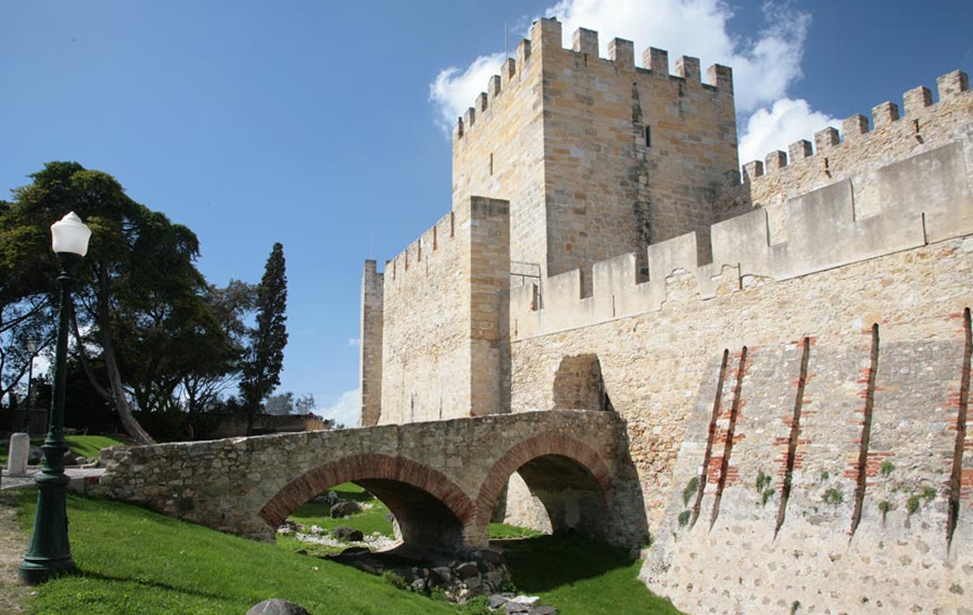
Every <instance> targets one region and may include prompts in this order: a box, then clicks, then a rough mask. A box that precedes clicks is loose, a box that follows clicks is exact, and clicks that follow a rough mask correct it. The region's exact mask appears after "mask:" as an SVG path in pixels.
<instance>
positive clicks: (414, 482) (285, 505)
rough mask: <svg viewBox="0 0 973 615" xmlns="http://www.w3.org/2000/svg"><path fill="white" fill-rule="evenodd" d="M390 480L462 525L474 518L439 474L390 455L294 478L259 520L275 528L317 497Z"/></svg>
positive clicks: (351, 460) (466, 501)
mask: <svg viewBox="0 0 973 615" xmlns="http://www.w3.org/2000/svg"><path fill="white" fill-rule="evenodd" d="M366 479H383V480H393V481H397V482H400V483H405V484H407V485H411V486H413V487H416V488H418V489H422V490H423V491H425V492H426V493H428V494H430V495H432V496H433V497H435V498H436V499H437V500H439V501H440V502H442V503H443V504H445V505H446V507H447V508H449V510H451V511H452V512H453V514H454V515H456V518H457V519H459V521H460V522H461V523H462V524H464V525H465V524H466V523H467V522H468V521H469V520H470V518H471V517H472V516H473V502H472V501H471V500H470V498H469V496H468V495H466V493H464V492H463V490H462V489H460V488H459V487H458V486H456V485H455V484H454V483H453V482H452V481H450V480H449V479H448V478H446V475H444V474H443V473H442V472H439V471H437V470H433V469H431V468H428V467H426V466H424V465H421V464H419V463H416V462H414V461H412V460H409V459H405V458H402V457H391V456H389V455H375V454H367V455H352V456H350V457H345V458H344V459H341V460H339V461H336V462H334V463H330V464H327V465H323V466H320V467H317V468H314V469H313V470H311V471H310V472H307V473H305V474H303V475H302V476H299V477H298V478H295V479H294V480H292V481H291V482H290V483H288V484H287V485H286V486H285V487H284V488H283V489H281V490H280V491H279V492H278V493H277V495H275V496H274V497H273V498H271V500H270V501H269V502H267V503H266V504H264V506H263V508H261V509H260V513H259V515H260V517H261V518H262V519H263V520H264V521H266V522H267V525H269V526H271V527H273V528H276V527H277V526H279V525H280V524H281V523H283V521H284V519H286V518H287V516H288V515H289V514H291V513H292V512H294V509H296V508H297V507H298V506H300V505H301V504H304V503H305V502H307V501H308V500H310V499H311V498H312V497H314V496H316V495H317V494H319V493H321V492H323V491H326V490H328V489H329V488H331V487H334V486H335V485H340V484H341V483H346V482H349V481H356V480H366Z"/></svg>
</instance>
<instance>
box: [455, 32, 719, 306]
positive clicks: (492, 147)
mask: <svg viewBox="0 0 973 615" xmlns="http://www.w3.org/2000/svg"><path fill="white" fill-rule="evenodd" d="M561 38H562V32H561V24H560V23H558V22H557V21H555V20H549V19H541V20H538V21H537V22H535V24H534V25H533V27H532V30H531V39H530V40H524V41H522V42H521V43H520V45H519V46H518V47H517V53H516V59H511V60H508V61H507V62H506V63H505V64H504V65H503V67H502V70H501V75H499V76H496V77H493V78H492V79H491V80H490V81H489V83H488V84H487V90H488V91H487V92H485V93H483V94H481V95H480V96H479V97H478V98H477V99H476V101H475V103H474V107H471V108H470V109H469V110H468V111H467V112H466V114H465V115H464V116H463V117H462V118H461V119H460V120H459V122H458V123H457V126H456V129H455V131H454V140H453V202H454V203H462V202H463V201H464V200H465V199H466V198H468V197H469V196H471V195H486V196H492V197H497V198H503V199H506V200H509V201H510V203H511V214H510V216H511V229H512V236H511V258H512V260H513V261H516V262H515V263H513V266H512V268H511V269H512V271H513V272H514V273H521V272H527V273H535V274H536V271H537V268H538V267H539V268H540V271H541V273H542V275H554V274H558V273H562V272H564V271H568V270H571V269H574V268H581V269H583V270H585V271H588V270H590V267H591V266H592V265H593V264H594V263H595V262H598V261H601V260H604V259H607V258H611V257H614V256H618V255H619V254H624V253H626V252H630V251H634V250H638V249H639V248H640V247H641V248H644V247H645V246H647V245H648V244H649V243H650V242H656V241H661V240H664V239H669V238H671V237H675V236H677V235H681V234H683V233H686V232H689V231H698V232H700V233H702V234H704V235H705V233H707V232H708V229H709V225H711V224H712V223H714V222H716V221H718V220H721V219H723V218H725V217H726V216H727V215H728V213H727V212H726V211H725V206H724V205H723V201H722V200H721V199H722V194H723V191H724V188H725V187H726V186H727V183H728V178H729V179H730V180H731V181H730V182H729V183H730V184H732V183H733V182H734V181H735V180H736V178H737V173H736V169H737V153H736V147H737V143H736V124H735V117H734V107H733V85H732V76H731V71H730V69H728V68H726V67H722V66H713V67H711V68H710V69H709V70H708V71H707V78H708V79H709V80H710V81H711V82H712V83H711V84H704V83H702V81H701V75H700V68H699V60H698V59H695V58H679V60H678V61H677V63H676V67H675V69H676V74H675V75H670V74H669V63H668V56H667V54H666V52H664V51H661V50H658V49H652V50H649V51H647V52H646V54H645V57H644V58H643V62H644V63H645V64H646V66H647V67H650V68H645V69H643V68H638V67H636V65H635V58H634V48H633V44H632V43H631V42H630V41H625V40H622V39H614V40H613V41H612V44H611V46H610V57H609V58H608V59H602V58H599V57H598V35H597V33H596V32H593V31H590V30H579V31H578V32H576V33H575V36H574V38H575V40H574V44H573V46H572V48H571V49H563V48H562V47H561ZM647 130H648V132H647ZM734 212H736V210H734ZM699 245H700V250H701V258H702V260H703V261H706V260H708V259H709V253H708V242H705V241H704V242H700V244H699ZM643 265H644V263H643ZM583 283H584V284H586V288H588V289H589V290H590V281H586V282H583Z"/></svg>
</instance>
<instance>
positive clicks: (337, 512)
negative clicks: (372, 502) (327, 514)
mask: <svg viewBox="0 0 973 615" xmlns="http://www.w3.org/2000/svg"><path fill="white" fill-rule="evenodd" d="M361 511H362V507H361V504H359V503H358V502H353V501H351V500H338V503H337V504H335V505H334V506H332V507H331V518H332V519H341V518H342V517H347V516H348V515H353V514H355V513H359V512H361Z"/></svg>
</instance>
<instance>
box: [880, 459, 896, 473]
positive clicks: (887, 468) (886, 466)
mask: <svg viewBox="0 0 973 615" xmlns="http://www.w3.org/2000/svg"><path fill="white" fill-rule="evenodd" d="M894 470H895V464H893V463H892V462H891V461H889V460H888V459H886V460H885V461H883V462H882V463H880V464H879V466H878V471H879V473H880V474H881V475H882V476H888V475H890V474H892V472H893V471H894Z"/></svg>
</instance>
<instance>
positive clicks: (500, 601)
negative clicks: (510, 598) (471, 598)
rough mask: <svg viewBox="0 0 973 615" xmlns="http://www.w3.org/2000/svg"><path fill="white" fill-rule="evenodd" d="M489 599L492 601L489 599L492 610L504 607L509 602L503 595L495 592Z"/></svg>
mask: <svg viewBox="0 0 973 615" xmlns="http://www.w3.org/2000/svg"><path fill="white" fill-rule="evenodd" d="M489 600H490V601H489V603H488V605H489V607H490V610H491V611H492V610H495V609H499V608H500V607H502V606H503V605H504V604H506V603H507V599H506V598H504V597H503V596H499V595H497V594H494V595H492V596H490V598H489Z"/></svg>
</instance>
